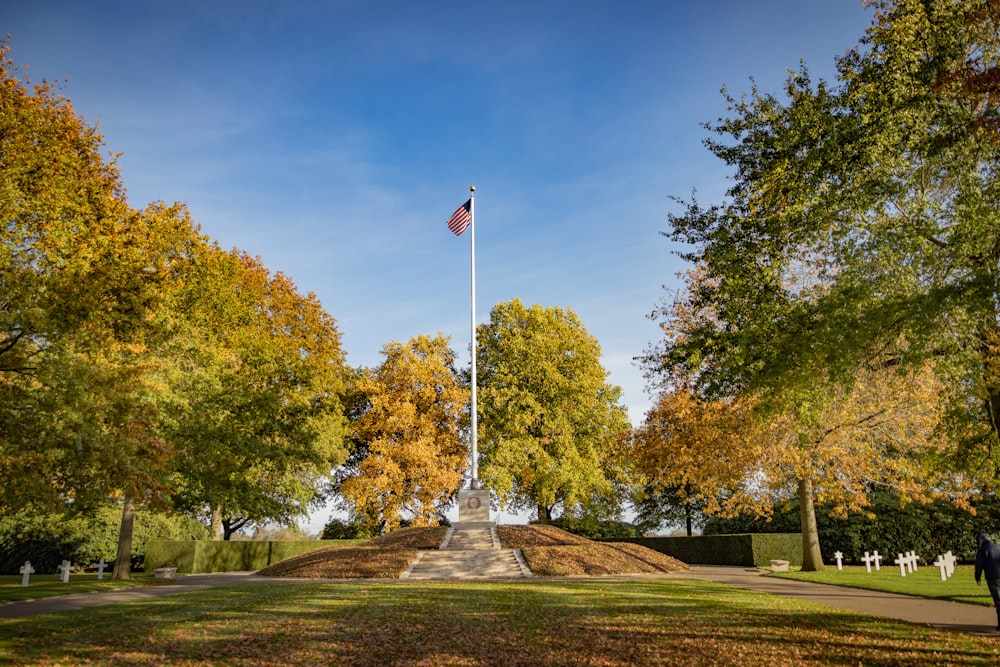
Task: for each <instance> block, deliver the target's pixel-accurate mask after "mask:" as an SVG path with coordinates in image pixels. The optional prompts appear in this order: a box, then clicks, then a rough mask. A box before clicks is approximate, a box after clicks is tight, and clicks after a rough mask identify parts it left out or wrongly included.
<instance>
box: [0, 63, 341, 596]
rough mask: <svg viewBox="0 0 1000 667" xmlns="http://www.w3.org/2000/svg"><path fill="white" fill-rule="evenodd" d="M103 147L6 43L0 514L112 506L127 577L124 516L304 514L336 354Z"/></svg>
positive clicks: (248, 263)
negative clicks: (131, 185)
mask: <svg viewBox="0 0 1000 667" xmlns="http://www.w3.org/2000/svg"><path fill="white" fill-rule="evenodd" d="M103 149H104V147H103V139H102V137H101V135H100V133H99V132H98V131H97V129H96V128H95V127H92V126H89V125H88V124H87V123H86V121H85V120H84V119H82V118H80V117H79V116H78V115H77V114H76V113H75V111H74V110H73V108H72V106H71V104H70V102H69V100H67V99H65V98H64V97H62V96H61V95H59V93H58V91H57V90H56V89H55V88H54V87H53V86H52V85H50V84H48V83H45V82H43V83H41V84H38V85H35V86H31V84H30V82H29V81H28V79H27V77H26V76H24V75H23V73H22V72H21V71H20V70H19V69H18V68H17V67H16V66H15V65H14V63H13V60H12V59H11V58H10V55H9V49H8V47H7V46H6V45H5V44H0V219H2V220H3V225H2V226H0V478H2V480H3V481H2V483H0V511H4V512H14V511H18V510H21V509H31V510H35V511H52V512H59V511H63V510H67V511H85V510H87V509H88V508H89V507H93V506H99V505H105V504H106V503H107V502H108V500H109V499H113V500H116V501H118V502H119V503H120V507H121V510H122V525H121V531H120V541H119V554H118V560H117V562H116V565H115V572H114V574H113V576H114V577H119V578H127V577H128V576H129V560H130V559H129V554H130V544H129V542H130V540H131V530H132V523H133V520H134V512H135V510H136V509H141V508H144V507H148V506H151V505H153V504H159V505H162V506H165V507H169V506H171V505H174V506H177V507H183V508H184V509H186V510H189V511H191V512H192V513H198V510H197V509H196V508H199V507H202V506H212V507H223V508H224V509H225V510H226V511H231V512H238V513H244V514H250V515H252V516H253V517H254V518H256V519H287V518H288V517H290V516H293V515H296V514H301V513H303V512H304V507H305V505H306V504H307V503H308V502H309V501H310V500H313V499H315V498H316V497H317V494H318V492H319V490H320V489H321V488H322V480H323V478H324V477H326V476H328V475H329V473H330V469H331V468H332V466H333V465H336V464H337V463H339V462H340V461H341V460H342V459H343V457H344V455H345V452H343V450H342V448H341V438H342V435H343V426H342V424H343V417H342V409H341V407H340V395H341V393H342V391H343V384H344V372H343V353H342V351H341V349H340V338H339V333H338V331H337V329H336V324H335V322H334V320H333V318H332V317H330V316H329V315H328V314H327V313H325V312H324V311H323V310H322V308H321V307H320V305H319V303H318V302H317V301H316V299H315V297H314V296H313V295H305V296H303V295H301V294H300V293H299V292H298V291H297V289H296V288H295V286H294V285H293V284H292V282H291V281H290V280H289V279H288V278H287V276H283V275H281V274H272V273H270V272H269V271H267V269H266V268H265V267H264V266H263V264H262V263H261V262H260V260H258V259H256V258H250V257H248V256H246V255H245V254H244V253H240V252H238V251H233V252H232V253H226V252H223V251H221V250H219V249H218V248H217V247H215V246H214V245H213V244H211V243H210V242H209V241H208V239H207V238H205V237H204V236H203V235H202V234H201V233H200V231H199V229H198V227H197V225H196V224H195V223H194V222H193V221H192V219H191V217H190V215H189V213H188V211H187V209H186V207H184V206H183V205H181V204H174V205H171V206H168V205H165V204H162V203H154V204H151V205H149V206H147V207H146V208H145V209H143V210H136V209H133V208H132V207H131V206H130V205H129V204H128V202H127V200H126V198H125V194H124V186H123V184H122V182H121V175H120V173H119V170H118V168H117V166H116V164H115V161H114V157H113V156H111V157H110V158H105V156H104V155H102V151H103ZM203 438H204V439H203ZM216 463H218V464H219V466H218V467H213V465H214V464H216Z"/></svg>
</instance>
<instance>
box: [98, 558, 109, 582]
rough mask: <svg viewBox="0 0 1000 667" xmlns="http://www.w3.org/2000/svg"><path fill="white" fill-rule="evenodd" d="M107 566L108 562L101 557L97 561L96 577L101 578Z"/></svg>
mask: <svg viewBox="0 0 1000 667" xmlns="http://www.w3.org/2000/svg"><path fill="white" fill-rule="evenodd" d="M107 566H108V564H107V563H105V562H104V559H103V558H102V559H101V560H100V561H99V562H98V563H97V578H98V579H103V578H104V568H106V567H107Z"/></svg>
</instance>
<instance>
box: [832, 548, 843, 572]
mask: <svg viewBox="0 0 1000 667" xmlns="http://www.w3.org/2000/svg"><path fill="white" fill-rule="evenodd" d="M833 557H834V558H835V559H836V561H837V569H838V570H843V569H844V554H842V553H840V552H839V551H834V552H833Z"/></svg>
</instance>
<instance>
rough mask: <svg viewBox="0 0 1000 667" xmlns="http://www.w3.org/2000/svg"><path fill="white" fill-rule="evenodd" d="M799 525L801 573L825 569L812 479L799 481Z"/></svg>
mask: <svg viewBox="0 0 1000 667" xmlns="http://www.w3.org/2000/svg"><path fill="white" fill-rule="evenodd" d="M799 523H800V525H801V526H802V571H803V572H818V571H820V570H823V569H825V568H824V565H823V554H822V553H821V552H820V549H819V530H818V529H817V528H816V507H815V506H814V505H813V485H812V479H800V480H799Z"/></svg>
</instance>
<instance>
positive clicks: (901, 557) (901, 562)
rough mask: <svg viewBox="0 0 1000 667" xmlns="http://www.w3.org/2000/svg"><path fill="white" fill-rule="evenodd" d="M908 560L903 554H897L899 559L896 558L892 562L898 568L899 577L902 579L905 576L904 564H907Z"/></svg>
mask: <svg viewBox="0 0 1000 667" xmlns="http://www.w3.org/2000/svg"><path fill="white" fill-rule="evenodd" d="M909 560H910V557H909V556H904V555H903V554H899V557H898V558H896V560H894V561H892V562H893V563H895V564H896V565H898V566H899V574H900V576H903V577H905V576H906V564H907V563H908V562H909Z"/></svg>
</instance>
